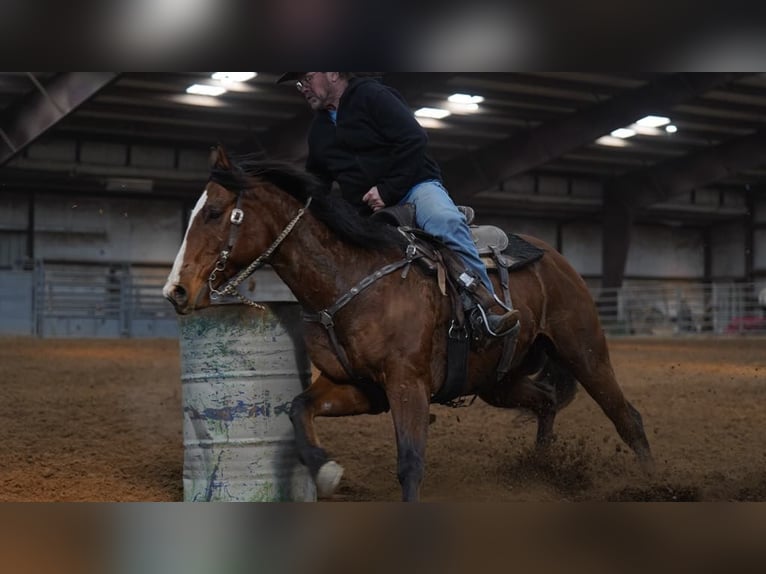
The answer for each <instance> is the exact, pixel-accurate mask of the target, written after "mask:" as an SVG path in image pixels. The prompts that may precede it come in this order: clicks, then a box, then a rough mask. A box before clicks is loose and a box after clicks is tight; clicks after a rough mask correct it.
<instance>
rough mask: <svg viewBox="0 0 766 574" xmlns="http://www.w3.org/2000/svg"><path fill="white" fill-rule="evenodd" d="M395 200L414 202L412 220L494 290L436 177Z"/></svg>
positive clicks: (464, 225)
mask: <svg viewBox="0 0 766 574" xmlns="http://www.w3.org/2000/svg"><path fill="white" fill-rule="evenodd" d="M399 203H412V204H413V205H414V206H415V221H416V223H417V224H418V227H420V228H421V229H422V230H423V231H425V232H426V233H430V234H431V235H433V236H435V237H438V238H439V239H441V240H442V241H443V242H444V244H445V245H446V246H447V247H449V248H450V249H452V251H454V252H455V253H456V254H457V255H459V256H460V258H461V259H462V260H463V262H464V263H465V264H466V266H467V267H468V269H469V270H470V271H472V272H473V273H474V274H475V275H476V277H478V278H479V279H480V280H481V282H482V283H484V285H485V286H486V287H487V289H489V292H490V293H492V294H494V292H495V290H494V289H493V288H492V282H491V281H490V280H489V275H487V269H486V267H484V264H483V263H482V262H481V258H480V257H479V252H478V251H477V250H476V244H475V243H474V242H473V236H472V235H471V230H470V229H469V228H468V224H467V223H466V221H465V217H464V216H463V214H462V213H460V211H459V210H458V208H457V206H455V204H454V203H453V201H452V198H450V196H449V194H448V193H447V190H446V189H444V186H443V185H442V184H441V182H440V181H436V180H429V181H424V182H423V183H419V184H418V185H416V186H415V187H413V188H412V189H411V190H410V191H409V192H408V193H407V195H405V196H404V199H402V200H401V201H400V202H399Z"/></svg>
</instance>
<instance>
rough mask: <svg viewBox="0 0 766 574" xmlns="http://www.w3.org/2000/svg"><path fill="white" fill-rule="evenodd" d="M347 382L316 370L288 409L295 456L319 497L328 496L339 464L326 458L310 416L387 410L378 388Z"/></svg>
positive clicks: (334, 485) (339, 473) (335, 484)
mask: <svg viewBox="0 0 766 574" xmlns="http://www.w3.org/2000/svg"><path fill="white" fill-rule="evenodd" d="M375 390H376V389H375V388H373V387H372V386H371V387H370V388H369V389H367V388H365V389H361V388H360V387H357V386H354V385H350V384H337V383H334V382H333V381H331V380H330V379H328V378H327V377H325V376H324V375H322V374H320V375H319V377H318V378H317V379H315V380H314V382H312V383H311V386H310V387H309V388H308V389H307V390H306V391H305V392H303V393H301V394H300V395H298V396H297V397H296V398H295V399H294V400H293V403H292V407H291V409H290V420H291V421H292V423H293V428H294V429H295V443H296V446H297V450H298V457H299V458H300V460H301V462H302V463H303V464H304V465H306V466H307V467H308V469H309V472H310V473H311V476H312V477H313V478H314V481H315V482H316V485H317V495H318V496H319V497H320V498H327V497H329V496H331V495H332V494H333V493H334V492H335V489H336V488H337V487H338V483H339V482H340V479H341V476H342V475H343V468H342V467H341V466H340V465H339V464H338V463H337V462H335V461H334V460H330V458H329V457H328V456H327V452H326V451H325V450H324V449H323V448H322V446H321V444H320V442H319V438H318V437H317V434H316V430H315V428H314V417H341V416H350V415H361V414H378V413H381V412H384V411H385V410H387V408H388V405H387V403H386V399H385V396H384V394H383V391H382V389H381V390H379V391H378V392H377V393H376V392H375Z"/></svg>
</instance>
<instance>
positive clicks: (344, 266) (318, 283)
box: [272, 214, 391, 310]
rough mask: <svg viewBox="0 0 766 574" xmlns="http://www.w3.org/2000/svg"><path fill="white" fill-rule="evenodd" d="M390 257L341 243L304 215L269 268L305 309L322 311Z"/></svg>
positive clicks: (325, 228)
mask: <svg viewBox="0 0 766 574" xmlns="http://www.w3.org/2000/svg"><path fill="white" fill-rule="evenodd" d="M390 259H391V257H390V256H388V257H386V256H385V255H384V254H382V253H376V252H374V251H369V250H365V249H361V248H359V247H356V246H354V245H349V244H348V243H346V242H344V241H341V240H340V239H339V238H338V237H337V236H336V235H335V234H334V233H333V232H332V231H331V230H330V229H328V228H327V227H326V226H325V225H324V224H322V223H320V222H319V221H318V220H317V219H316V218H314V217H313V216H312V215H310V214H307V215H306V216H305V217H304V219H303V220H302V221H301V222H300V223H299V224H298V226H297V227H296V229H295V230H294V231H293V233H292V234H291V235H290V237H289V239H288V240H287V241H285V243H284V245H283V246H282V247H281V248H280V250H279V254H278V256H277V257H276V258H275V260H274V261H273V262H272V266H273V268H274V270H275V271H276V272H277V274H278V275H279V276H280V278H281V279H282V280H283V281H284V282H285V284H286V285H287V286H288V287H289V288H290V290H291V291H292V292H293V294H294V295H295V297H296V299H298V301H299V302H300V303H301V304H302V305H303V306H304V307H306V308H309V309H317V310H318V309H324V308H326V307H329V306H330V305H331V304H332V303H334V302H335V301H336V300H337V299H338V298H339V297H340V296H341V295H343V294H344V293H346V292H347V291H348V290H349V289H350V288H351V287H353V286H354V285H355V284H356V283H358V282H359V280H360V279H362V278H364V277H365V276H366V275H368V274H369V273H372V272H373V271H375V270H376V269H378V268H380V267H381V266H383V265H385V263H386V261H387V260H390Z"/></svg>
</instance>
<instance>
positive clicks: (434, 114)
mask: <svg viewBox="0 0 766 574" xmlns="http://www.w3.org/2000/svg"><path fill="white" fill-rule="evenodd" d="M415 115H416V116H417V117H419V118H433V119H435V120H441V119H444V118H446V117H447V116H449V115H452V112H451V111H449V110H445V109H442V108H420V109H419V110H417V111H416V112H415Z"/></svg>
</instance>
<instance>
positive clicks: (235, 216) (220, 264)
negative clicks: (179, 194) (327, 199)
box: [207, 194, 312, 309]
mask: <svg viewBox="0 0 766 574" xmlns="http://www.w3.org/2000/svg"><path fill="white" fill-rule="evenodd" d="M311 199H312V198H311V197H309V198H308V200H307V201H306V205H304V206H303V207H302V208H301V209H299V210H298V213H297V215H296V216H295V217H293V219H292V220H291V221H290V222H289V223H288V224H287V226H286V227H285V228H284V230H282V233H280V234H279V236H278V237H277V238H276V239H275V240H274V243H272V244H271V246H270V247H269V248H268V249H267V250H266V251H264V252H263V254H262V255H261V256H260V257H258V259H256V260H255V261H253V262H252V263H251V264H250V265H248V266H247V267H246V268H245V269H243V270H242V271H240V272H239V273H238V274H237V275H236V276H235V277H234V278H232V279H230V280H229V281H228V282H227V283H226V284H225V285H224V286H223V287H221V288H215V287H213V284H214V283H215V281H216V279H217V278H218V275H217V274H218V273H221V272H223V270H224V269H225V268H226V263H227V262H228V261H229V257H230V256H231V252H232V250H233V249H234V244H235V243H236V241H237V236H238V235H239V231H240V228H241V225H242V222H243V221H244V220H245V212H244V211H242V208H241V207H240V205H241V203H242V195H241V194H239V195H238V196H237V206H236V207H235V208H234V209H233V210H232V212H231V218H230V221H231V229H230V230H229V242H228V245H227V247H226V248H225V249H223V250H222V251H221V254H220V255H219V256H218V261H216V264H215V267H213V270H212V271H211V272H210V277H208V280H207V284H208V288H209V289H210V299H212V300H213V301H217V300H218V299H220V298H221V297H225V296H227V295H231V296H234V297H236V298H237V299H239V301H240V302H241V303H244V304H245V305H249V306H251V307H255V308H257V309H263V305H259V304H258V303H256V302H255V301H251V300H250V299H248V298H247V297H244V296H243V295H242V294H241V293H240V292H239V291H237V287H239V286H240V285H241V284H242V283H243V282H244V281H245V279H247V278H248V277H250V275H252V274H253V273H255V272H256V271H257V270H258V269H260V268H261V267H263V266H264V265H265V264H266V263H267V261H268V260H269V257H271V255H272V254H273V253H274V251H275V250H276V249H277V247H279V246H280V245H281V244H282V242H283V241H284V240H285V239H286V238H287V236H288V235H290V232H291V231H292V230H293V228H294V227H295V225H296V224H297V223H298V221H300V219H301V217H303V215H304V214H305V213H306V211H307V210H308V208H309V206H310V205H311Z"/></svg>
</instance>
